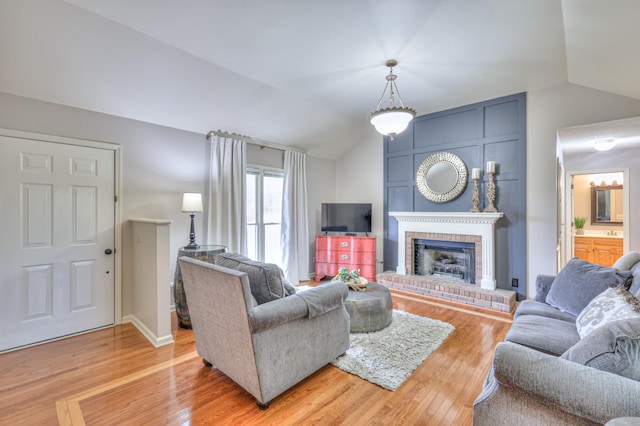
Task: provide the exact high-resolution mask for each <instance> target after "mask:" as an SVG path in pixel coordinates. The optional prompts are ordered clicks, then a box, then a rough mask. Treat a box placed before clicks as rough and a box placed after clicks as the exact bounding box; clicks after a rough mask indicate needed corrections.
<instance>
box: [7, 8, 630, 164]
mask: <svg viewBox="0 0 640 426" xmlns="http://www.w3.org/2000/svg"><path fill="white" fill-rule="evenodd" d="M638 16H640V2H638V1H636V0H607V1H606V2H605V1H602V0H350V1H344V0H325V1H300V0H268V1H249V0H188V1H179V0H108V1H105V0H0V91H2V92H6V93H11V94H15V95H20V96H25V97H28V98H34V99H39V100H43V101H47V102H53V103H57V104H62V105H68V106H72V107H77V108H82V109H87V110H91V111H97V112H102V113H107V114H112V115H116V116H121V117H127V118H131V119H136V120H142V121H145V122H149V123H155V124H160V125H164V126H170V127H174V128H178V129H183V130H188V131H193V132H198V133H202V134H203V135H204V134H206V133H207V132H208V131H209V130H216V129H221V130H224V131H229V132H237V133H241V134H245V135H249V136H252V137H254V138H259V139H264V140H268V141H273V142H277V143H280V144H283V145H293V146H297V147H301V148H305V149H307V150H308V151H309V153H311V154H315V155H319V156H323V157H328V158H336V157H338V156H339V155H341V154H343V153H344V152H345V151H346V150H348V149H349V147H350V146H351V145H352V144H354V143H357V142H358V141H360V140H362V139H363V138H371V137H375V136H373V135H374V134H375V133H374V132H375V131H374V130H373V128H372V127H371V126H370V124H369V123H368V120H367V116H368V114H369V113H370V112H371V111H372V110H373V109H374V108H375V107H376V104H377V101H378V99H379V97H380V95H381V93H382V89H383V87H384V84H385V76H386V74H387V72H388V69H387V68H386V67H385V66H384V63H385V61H386V60H387V59H389V58H395V59H397V60H398V61H399V64H398V66H397V67H396V68H395V69H394V71H395V73H396V74H397V75H398V80H397V83H398V88H399V89H400V93H401V95H402V98H403V100H404V102H405V104H407V105H408V106H411V107H413V108H415V109H416V110H417V111H418V114H419V115H422V114H426V113H430V112H435V111H439V110H443V109H447V108H452V107H456V106H460V105H465V104H468V103H472V102H478V101H482V100H486V99H491V98H495V97H499V96H503V95H509V94H514V93H519V92H524V91H531V90H536V89H541V88H545V87H551V86H555V85H559V84H564V83H567V82H570V83H576V84H580V85H584V86H588V87H591V88H595V89H599V90H604V91H609V92H612V93H616V94H620V95H624V96H628V97H632V98H636V99H640V79H638V78H637V70H638V69H639V68H640V55H638V54H637V51H638V46H637V45H638V40H640V26H638V25H637V22H635V21H636V20H637V17H638Z"/></svg>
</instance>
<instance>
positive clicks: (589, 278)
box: [545, 258, 631, 316]
mask: <svg viewBox="0 0 640 426" xmlns="http://www.w3.org/2000/svg"><path fill="white" fill-rule="evenodd" d="M630 280H631V272H630V271H620V270H618V269H614V268H609V267H606V266H601V265H596V264H594V263H590V262H586V261H584V260H580V259H578V258H573V259H571V260H570V261H569V262H567V264H566V265H565V267H564V268H562V270H561V271H560V272H559V273H558V276H557V277H556V278H555V280H553V284H552V285H551V288H550V289H549V294H547V298H546V300H545V301H546V302H547V303H548V304H549V305H551V306H554V307H556V308H558V309H560V310H562V311H565V312H569V313H570V314H573V315H575V316H578V315H579V314H580V312H582V310H583V309H584V308H585V307H586V306H587V305H588V304H589V302H591V300H593V298H594V297H596V296H597V295H599V294H600V293H602V292H603V291H605V290H606V289H607V288H609V287H617V286H618V285H620V284H622V285H624V286H625V287H629V284H630Z"/></svg>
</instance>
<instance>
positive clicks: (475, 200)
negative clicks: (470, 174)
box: [469, 178, 480, 213]
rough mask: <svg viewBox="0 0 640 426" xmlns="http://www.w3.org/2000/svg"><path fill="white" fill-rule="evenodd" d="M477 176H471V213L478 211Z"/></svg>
mask: <svg viewBox="0 0 640 426" xmlns="http://www.w3.org/2000/svg"><path fill="white" fill-rule="evenodd" d="M479 180H480V179H479V178H473V193H472V195H471V204H472V205H473V208H472V209H471V210H469V211H470V212H472V213H477V212H479V211H480V209H479V208H478V204H480V191H479V190H478V181H479Z"/></svg>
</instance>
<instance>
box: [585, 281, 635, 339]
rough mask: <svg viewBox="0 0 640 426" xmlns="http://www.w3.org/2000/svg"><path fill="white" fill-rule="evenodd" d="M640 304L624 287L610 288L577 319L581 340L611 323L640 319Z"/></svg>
mask: <svg viewBox="0 0 640 426" xmlns="http://www.w3.org/2000/svg"><path fill="white" fill-rule="evenodd" d="M638 311H640V302H639V301H638V300H637V299H636V298H635V297H634V296H633V295H632V294H631V293H629V292H628V291H627V290H625V288H624V287H622V286H618V287H616V288H608V289H606V290H605V291H603V292H602V293H600V294H599V295H597V296H596V297H594V298H593V300H592V301H591V302H589V304H588V305H587V306H586V307H585V308H584V309H583V310H582V312H580V315H578V318H577V319H576V329H577V330H578V334H579V335H580V338H582V339H583V338H585V337H586V336H588V335H589V334H590V333H592V332H593V331H594V330H596V329H597V328H599V327H602V326H604V325H605V324H607V323H609V322H611V321H617V320H622V319H627V318H638V319H640V313H639V312H638Z"/></svg>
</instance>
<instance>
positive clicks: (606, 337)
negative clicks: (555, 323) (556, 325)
mask: <svg viewBox="0 0 640 426" xmlns="http://www.w3.org/2000/svg"><path fill="white" fill-rule="evenodd" d="M561 358H563V359H566V360H569V361H573V362H577V363H578V364H582V365H586V366H589V367H593V368H596V369H598V370H602V371H607V372H609V373H613V374H617V375H620V376H624V377H627V378H629V379H633V380H640V319H626V320H620V321H612V322H610V323H607V324H606V325H605V326H603V327H600V328H598V329H597V330H594V331H593V333H591V334H589V335H588V336H587V337H585V338H584V339H581V340H580V341H579V342H578V343H576V344H575V345H574V346H573V347H571V348H570V349H569V350H567V351H566V352H565V353H564V354H562V356H561Z"/></svg>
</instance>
